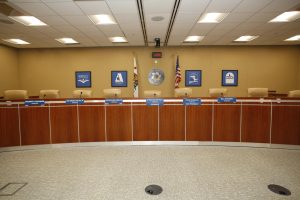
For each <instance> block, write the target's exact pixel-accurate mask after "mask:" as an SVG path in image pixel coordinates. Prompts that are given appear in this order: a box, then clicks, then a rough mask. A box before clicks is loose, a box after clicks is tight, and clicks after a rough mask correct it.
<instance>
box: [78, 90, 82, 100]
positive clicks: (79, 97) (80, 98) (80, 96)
mask: <svg viewBox="0 0 300 200" xmlns="http://www.w3.org/2000/svg"><path fill="white" fill-rule="evenodd" d="M81 96H82V91H80V96H79V98H80V99H81Z"/></svg>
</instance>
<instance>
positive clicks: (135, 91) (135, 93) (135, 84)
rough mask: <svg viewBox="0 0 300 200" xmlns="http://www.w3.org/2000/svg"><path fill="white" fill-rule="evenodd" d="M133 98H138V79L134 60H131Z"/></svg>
mask: <svg viewBox="0 0 300 200" xmlns="http://www.w3.org/2000/svg"><path fill="white" fill-rule="evenodd" d="M133 66H134V70H133V97H134V98H138V97H139V79H138V70H137V65H136V59H135V57H134V58H133Z"/></svg>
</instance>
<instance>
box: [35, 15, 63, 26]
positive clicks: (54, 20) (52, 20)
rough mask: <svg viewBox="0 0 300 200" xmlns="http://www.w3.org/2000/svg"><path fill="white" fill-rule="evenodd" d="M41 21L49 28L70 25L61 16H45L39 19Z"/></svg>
mask: <svg viewBox="0 0 300 200" xmlns="http://www.w3.org/2000/svg"><path fill="white" fill-rule="evenodd" d="M39 19H40V20H42V21H43V22H45V23H46V24H47V25H49V26H56V25H67V24H68V22H67V21H66V20H64V19H63V18H62V17H60V16H46V17H45V16H43V17H39Z"/></svg>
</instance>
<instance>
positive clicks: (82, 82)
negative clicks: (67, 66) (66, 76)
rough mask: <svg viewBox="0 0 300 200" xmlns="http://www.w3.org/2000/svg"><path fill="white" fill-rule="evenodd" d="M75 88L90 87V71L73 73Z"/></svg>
mask: <svg viewBox="0 0 300 200" xmlns="http://www.w3.org/2000/svg"><path fill="white" fill-rule="evenodd" d="M75 81H76V88H90V87H92V76H91V72H90V71H77V72H75Z"/></svg>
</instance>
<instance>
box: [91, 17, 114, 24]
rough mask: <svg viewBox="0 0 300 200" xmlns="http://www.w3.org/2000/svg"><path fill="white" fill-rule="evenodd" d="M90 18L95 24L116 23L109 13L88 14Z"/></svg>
mask: <svg viewBox="0 0 300 200" xmlns="http://www.w3.org/2000/svg"><path fill="white" fill-rule="evenodd" d="M88 17H89V18H90V20H91V21H92V22H93V23H94V24H96V25H107V24H117V22H116V21H115V19H114V18H113V17H112V16H110V15H89V16H88Z"/></svg>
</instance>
